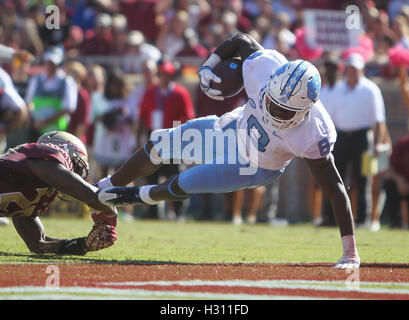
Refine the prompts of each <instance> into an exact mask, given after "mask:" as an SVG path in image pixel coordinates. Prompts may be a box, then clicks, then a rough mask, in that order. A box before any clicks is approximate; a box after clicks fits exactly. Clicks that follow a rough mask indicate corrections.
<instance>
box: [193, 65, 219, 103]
mask: <svg viewBox="0 0 409 320" xmlns="http://www.w3.org/2000/svg"><path fill="white" fill-rule="evenodd" d="M210 81H214V82H216V83H220V82H222V79H220V78H219V77H218V76H216V75H215V74H214V73H213V71H212V68H210V67H209V66H201V67H200V68H199V82H200V89H201V90H202V91H203V92H204V93H205V94H206V95H207V96H208V97H209V98H212V99H215V100H224V98H223V97H222V96H221V94H222V92H221V91H220V90H216V89H212V88H211V87H210Z"/></svg>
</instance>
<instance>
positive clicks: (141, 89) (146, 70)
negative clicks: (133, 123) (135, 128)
mask: <svg viewBox="0 0 409 320" xmlns="http://www.w3.org/2000/svg"><path fill="white" fill-rule="evenodd" d="M158 82H159V78H158V66H157V63H156V62H155V61H153V60H146V61H145V63H144V65H143V78H142V79H141V80H140V81H138V83H137V84H136V85H135V86H134V88H133V90H132V92H131V94H130V95H129V97H128V104H129V105H130V106H131V108H134V110H133V113H134V114H135V119H138V118H139V112H140V105H141V102H142V98H143V96H144V94H145V92H146V90H147V89H148V88H150V87H151V86H154V85H158Z"/></svg>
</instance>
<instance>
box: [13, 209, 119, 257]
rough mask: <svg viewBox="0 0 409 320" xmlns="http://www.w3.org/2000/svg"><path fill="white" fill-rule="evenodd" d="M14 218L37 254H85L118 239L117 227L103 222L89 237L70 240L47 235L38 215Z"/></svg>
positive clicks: (105, 246) (28, 245)
mask: <svg viewBox="0 0 409 320" xmlns="http://www.w3.org/2000/svg"><path fill="white" fill-rule="evenodd" d="M12 220H13V224H14V227H15V228H16V230H17V232H18V234H19V235H20V237H21V238H22V239H23V240H24V242H25V244H26V245H27V247H28V249H29V250H30V251H31V252H33V253H36V254H43V253H53V254H70V255H84V254H86V253H87V252H90V251H96V250H100V249H104V248H108V247H110V246H112V245H113V244H114V242H115V240H116V239H117V234H116V231H115V228H114V227H113V226H109V225H107V224H103V223H96V224H95V225H94V226H93V228H92V230H91V232H90V233H89V234H88V236H87V237H82V238H76V239H69V240H68V239H54V238H51V237H49V236H47V235H46V234H45V231H44V227H43V225H42V223H41V220H40V218H39V217H38V216H32V217H14V218H12Z"/></svg>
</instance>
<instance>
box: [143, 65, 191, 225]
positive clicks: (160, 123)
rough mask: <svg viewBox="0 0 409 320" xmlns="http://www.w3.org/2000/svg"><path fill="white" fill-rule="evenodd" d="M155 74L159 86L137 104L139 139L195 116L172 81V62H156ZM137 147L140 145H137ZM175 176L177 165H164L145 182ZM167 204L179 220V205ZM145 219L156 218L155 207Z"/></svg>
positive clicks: (188, 99) (174, 72)
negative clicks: (157, 73) (157, 64)
mask: <svg viewBox="0 0 409 320" xmlns="http://www.w3.org/2000/svg"><path fill="white" fill-rule="evenodd" d="M158 71H159V83H158V84H154V85H152V86H151V87H149V88H148V89H147V90H146V92H145V94H144V96H143V98H142V102H141V105H140V115H139V126H138V134H137V136H138V138H139V139H142V137H144V133H148V134H149V135H150V133H151V132H152V131H153V130H155V129H161V128H172V127H174V121H177V122H179V123H184V122H186V121H187V120H189V119H193V118H194V117H195V111H194V108H193V102H192V98H191V96H190V93H189V91H188V90H187V89H186V88H185V87H184V86H182V85H180V84H178V83H177V82H175V81H174V78H175V76H176V75H177V66H176V65H175V63H174V62H172V61H170V60H162V61H161V62H160V63H159V67H158ZM141 141H144V140H141ZM138 145H141V143H139V144H138ZM178 173H179V166H178V165H177V164H169V165H164V166H163V167H162V168H160V169H159V170H158V171H156V172H155V173H154V174H152V175H151V176H149V177H147V181H148V184H155V183H158V180H159V178H160V177H161V176H165V177H166V178H169V177H170V176H172V175H174V174H178ZM168 205H169V206H170V207H173V208H171V210H172V209H173V211H174V213H175V214H176V216H179V217H180V216H181V215H182V210H183V202H174V203H169V204H168ZM151 208H152V209H151ZM170 212H172V211H170ZM168 213H169V212H168ZM145 218H154V219H155V218H158V212H157V206H152V207H150V209H149V211H148V214H147V215H146V216H145Z"/></svg>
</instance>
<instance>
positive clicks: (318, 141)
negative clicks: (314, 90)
mask: <svg viewBox="0 0 409 320" xmlns="http://www.w3.org/2000/svg"><path fill="white" fill-rule="evenodd" d="M286 62H287V59H286V58H285V57H284V56H283V55H282V54H280V53H279V52H277V51H275V50H259V51H256V52H254V53H253V54H252V55H250V56H249V57H248V58H247V59H246V60H245V61H244V63H243V70H242V72H243V80H244V88H245V90H246V93H247V96H248V98H249V99H248V101H247V103H246V105H245V106H243V107H239V108H237V109H235V110H233V111H231V112H229V113H226V114H225V115H223V116H222V117H221V118H220V119H219V121H218V122H217V124H216V125H217V126H220V127H224V126H225V125H227V124H228V123H230V122H231V121H232V120H236V121H237V137H238V146H239V152H240V155H241V156H242V157H244V159H246V160H247V161H249V162H250V164H251V165H252V166H256V167H260V168H264V169H270V170H280V169H282V168H284V167H286V166H287V165H288V164H289V163H290V161H291V160H292V159H293V158H294V157H300V158H308V159H319V158H323V157H325V156H326V155H327V154H328V153H330V152H331V151H332V150H333V147H334V143H335V140H336V131H335V127H334V124H333V122H332V120H331V118H330V116H329V115H328V113H327V111H326V110H325V108H324V107H323V105H322V103H321V102H320V101H319V100H318V101H317V102H316V103H315V104H314V106H313V107H312V108H311V110H310V112H309V113H308V114H307V115H306V117H305V119H304V121H303V122H301V124H299V125H298V126H295V127H292V128H286V129H274V128H273V127H271V126H269V125H267V124H266V123H265V122H264V120H263V109H262V105H261V103H262V98H263V95H264V92H265V90H266V88H267V83H268V81H269V79H270V77H271V75H272V74H274V72H275V71H276V70H277V69H278V68H279V67H280V66H282V65H283V64H285V63H286ZM253 129H255V130H253ZM249 142H250V143H249ZM256 151H257V152H256Z"/></svg>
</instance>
